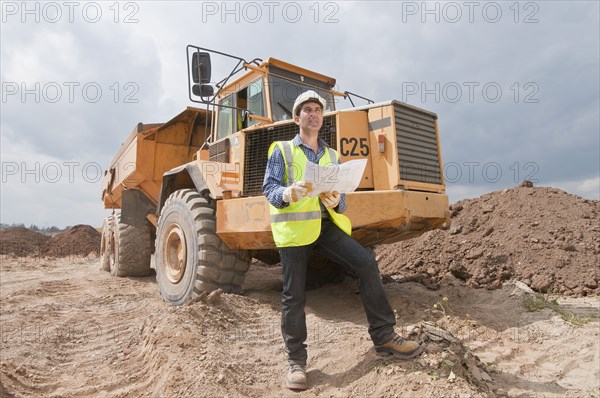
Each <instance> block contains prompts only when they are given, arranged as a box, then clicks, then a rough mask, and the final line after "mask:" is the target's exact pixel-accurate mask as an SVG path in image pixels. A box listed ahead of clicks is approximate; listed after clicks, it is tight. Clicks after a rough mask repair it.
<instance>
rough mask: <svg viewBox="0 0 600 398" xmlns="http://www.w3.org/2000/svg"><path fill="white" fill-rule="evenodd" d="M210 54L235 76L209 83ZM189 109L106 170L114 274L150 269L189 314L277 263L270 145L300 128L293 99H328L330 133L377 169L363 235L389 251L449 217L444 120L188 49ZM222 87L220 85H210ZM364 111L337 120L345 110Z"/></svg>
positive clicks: (367, 176)
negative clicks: (209, 296) (265, 187)
mask: <svg viewBox="0 0 600 398" xmlns="http://www.w3.org/2000/svg"><path fill="white" fill-rule="evenodd" d="M211 54H212V56H213V57H214V56H219V57H224V58H225V59H232V60H233V64H235V66H234V67H233V69H232V70H231V72H230V73H229V74H228V75H226V77H225V78H224V79H222V80H220V81H218V82H216V83H215V82H214V81H212V80H211ZM187 58H188V82H189V97H190V100H191V101H192V102H195V103H197V104H199V105H198V107H188V108H187V109H185V110H184V111H183V112H181V113H180V114H179V115H177V116H175V117H174V118H173V119H171V120H169V121H168V122H166V123H161V124H142V123H139V124H138V125H137V126H136V127H135V128H134V130H133V132H132V133H131V134H130V135H129V137H128V138H127V140H126V141H125V142H124V143H123V145H122V146H121V148H120V149H119V151H118V152H117V154H116V155H115V157H114V159H113V160H112V162H111V163H110V165H109V167H108V169H107V170H106V172H105V176H104V181H103V189H102V200H103V202H104V206H105V208H107V209H120V211H118V210H115V211H113V213H112V215H111V216H109V217H107V218H106V219H105V221H104V229H103V234H102V243H101V245H102V247H101V253H102V267H103V269H104V270H106V271H110V272H111V273H112V274H113V275H115V276H143V275H148V274H149V273H150V272H151V255H152V253H154V260H155V261H154V262H155V269H156V276H157V282H158V286H159V289H160V292H161V295H162V297H163V298H164V300H165V301H167V302H168V303H171V304H175V305H180V304H185V303H187V302H189V301H190V300H193V299H194V298H195V297H196V296H197V295H199V294H200V293H202V292H209V291H212V290H214V289H217V288H221V289H223V290H225V291H228V292H232V291H233V292H235V291H237V290H238V289H239V288H240V286H241V285H242V283H243V281H244V274H245V272H246V271H247V270H248V267H249V264H250V261H251V259H252V258H257V259H260V260H263V261H266V262H268V263H277V262H278V253H277V250H276V247H275V244H274V242H273V237H272V235H271V227H270V223H269V204H268V202H267V200H266V198H265V197H264V196H263V195H262V182H263V177H264V173H265V167H266V163H267V150H268V148H269V146H270V144H271V143H272V142H274V141H279V140H290V139H292V138H293V137H294V136H295V135H296V134H297V132H298V127H297V126H296V124H295V123H294V122H293V120H292V115H291V109H292V105H293V102H294V100H295V98H296V97H297V96H298V95H299V94H300V93H302V92H304V91H306V90H315V91H317V92H319V94H320V95H321V96H322V97H323V98H325V99H326V101H327V109H326V110H325V113H324V122H323V127H322V128H321V130H320V133H319V134H320V136H321V137H322V138H323V139H324V140H325V141H326V142H327V144H328V145H329V146H331V147H332V148H334V149H337V150H338V152H339V153H340V155H341V160H342V162H344V161H348V160H352V159H367V166H366V169H365V171H364V174H363V176H362V180H361V182H360V185H359V187H358V189H357V190H356V191H355V192H352V193H349V194H347V196H346V201H347V204H348V211H347V212H346V213H345V214H346V215H347V216H348V217H349V218H350V220H351V221H352V227H353V230H352V235H353V237H354V238H355V239H357V240H358V241H359V242H361V243H362V244H363V245H365V246H373V245H376V244H380V243H391V242H396V241H399V240H403V239H407V238H411V237H414V236H417V235H420V234H422V233H423V232H425V231H428V230H431V229H434V228H439V227H441V226H442V225H444V223H446V222H448V221H449V211H448V197H447V195H446V194H445V183H444V175H443V167H442V157H441V152H440V144H439V132H438V122H437V115H436V114H435V113H432V112H429V111H426V110H423V109H420V108H417V107H414V106H411V105H408V104H406V103H402V102H399V101H396V100H390V101H385V102H379V103H374V102H373V101H370V100H367V99H366V98H364V97H360V96H357V95H356V94H352V93H350V92H347V91H345V92H339V91H336V90H335V89H334V87H335V83H336V81H335V79H333V78H331V77H328V76H325V75H322V74H319V73H316V72H313V71H310V70H308V69H303V68H301V67H298V66H295V65H292V64H289V63H286V62H283V61H280V60H277V59H274V58H269V59H268V60H266V61H262V60H260V59H254V60H252V61H246V60H245V59H243V58H240V57H236V56H233V55H230V54H224V53H222V52H217V51H213V50H208V49H205V48H201V47H197V46H191V45H190V46H188V47H187ZM211 82H212V83H211ZM357 98H361V100H366V101H365V102H367V104H366V105H362V106H358V107H353V108H350V109H343V110H336V105H338V104H339V102H340V101H341V100H347V101H348V100H349V101H350V103H351V105H352V106H354V102H353V99H354V100H356V99H357Z"/></svg>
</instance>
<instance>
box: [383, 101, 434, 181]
mask: <svg viewBox="0 0 600 398" xmlns="http://www.w3.org/2000/svg"><path fill="white" fill-rule="evenodd" d="M394 109H395V110H394V112H395V118H396V145H397V146H398V163H399V165H400V179H401V180H409V181H418V182H424V183H432V184H441V183H442V174H441V171H440V158H439V154H438V143H437V134H436V131H435V120H436V117H435V115H432V114H429V113H425V112H422V111H419V110H418V109H415V108H412V107H409V106H406V105H405V104H402V103H399V102H396V103H395V104H394Z"/></svg>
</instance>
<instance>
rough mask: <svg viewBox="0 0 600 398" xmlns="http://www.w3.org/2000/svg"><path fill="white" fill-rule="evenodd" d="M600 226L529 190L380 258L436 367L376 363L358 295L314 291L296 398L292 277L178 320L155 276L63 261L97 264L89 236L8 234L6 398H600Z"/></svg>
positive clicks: (2, 269)
mask: <svg viewBox="0 0 600 398" xmlns="http://www.w3.org/2000/svg"><path fill="white" fill-rule="evenodd" d="M598 210H599V202H598V201H589V200H583V199H581V198H579V197H576V196H573V195H569V194H567V193H565V192H563V191H560V190H557V189H553V188H537V187H536V188H531V187H517V188H514V189H508V190H505V191H502V192H494V193H490V194H486V195H483V196H482V197H481V198H478V199H471V200H463V201H461V202H458V203H456V204H454V205H452V213H453V217H452V224H451V225H450V226H449V227H448V228H447V229H445V230H438V231H432V232H428V233H426V234H424V235H423V236H421V237H419V238H416V239H412V240H410V241H406V242H403V243H397V244H392V245H385V246H380V247H377V248H376V250H375V251H376V254H377V256H378V257H379V261H380V268H381V271H382V274H383V276H384V279H385V280H386V282H387V283H386V284H385V290H386V294H387V295H388V297H389V300H390V304H391V305H392V308H393V309H394V311H395V312H396V314H397V318H398V325H397V328H396V330H397V332H398V333H400V334H402V335H404V336H407V337H410V338H413V339H417V340H420V341H422V342H424V343H425V344H427V349H426V351H425V353H424V354H423V355H421V356H420V357H418V358H416V359H414V360H409V361H400V360H395V359H389V358H381V357H378V356H376V355H375V353H374V350H373V345H372V343H371V342H370V340H369V337H368V333H367V327H368V325H367V321H366V317H365V314H364V310H363V308H362V304H361V300H360V296H359V295H358V294H357V285H356V281H354V280H351V279H346V280H344V282H342V283H337V284H328V285H325V286H322V287H319V288H315V289H311V290H310V291H308V293H307V304H306V314H307V324H308V333H309V335H308V339H307V343H308V351H309V360H308V387H309V389H308V391H306V392H302V393H294V392H291V391H289V390H287V389H286V388H285V387H284V386H283V385H282V381H283V376H284V374H285V371H286V367H287V362H286V357H285V352H284V350H283V342H282V339H281V334H280V305H281V304H280V302H281V285H282V280H281V270H280V267H277V266H274V267H273V266H266V265H264V264H262V263H260V262H258V261H254V262H253V263H252V266H251V267H250V270H249V271H248V274H247V276H246V281H245V282H244V284H243V286H242V291H241V293H240V294H239V295H238V294H226V293H223V292H221V291H220V290H217V291H215V292H212V293H210V294H208V295H206V296H204V295H203V296H201V297H200V299H199V300H198V301H196V302H194V303H191V304H189V305H186V306H182V307H172V306H169V305H167V304H166V303H165V302H164V301H163V300H162V299H161V297H160V295H159V292H158V290H159V289H158V287H157V285H156V278H155V277H154V276H149V277H144V278H115V277H113V276H111V275H110V274H109V273H108V272H104V271H102V270H101V269H100V268H101V266H100V260H99V259H98V258H97V257H96V254H95V253H97V249H95V250H91V251H88V250H87V249H82V250H81V253H82V255H81V256H79V255H72V254H73V253H74V252H75V250H67V253H66V254H65V252H64V250H63V249H62V248H65V247H67V248H71V249H72V248H73V247H77V248H79V247H80V246H81V247H82V248H83V246H84V245H79V243H82V242H84V241H86V242H88V241H89V242H88V243H89V244H90V247H91V245H92V241H94V240H96V247H98V246H99V235H96V234H94V233H93V232H92V230H93V228H92V227H89V226H76V227H73V228H71V229H70V230H69V231H65V232H63V233H61V234H60V235H57V236H55V237H54V238H52V240H51V239H50V238H48V237H45V236H43V235H41V236H40V234H37V233H32V231H27V230H26V229H12V230H11V229H9V230H5V231H1V232H0V249H1V254H2V255H1V256H0V396H1V397H13V396H15V397H40V396H44V397H76V396H98V397H125V396H140V397H216V396H222V397H265V396H266V397H281V396H289V397H298V396H304V397H314V396H323V397H344V398H345V397H453V398H454V397H456V398H458V397H461V398H463V397H464V398H466V397H469V398H478V397H532V396H544V397H555V398H558V397H598V396H600V297H599V296H598V286H597V284H598V259H599V253H600V230H599V214H598ZM44 253H46V254H44ZM51 253H54V254H51ZM90 253H91V254H90ZM56 255H58V256H59V257H55V256H56ZM61 256H62V257H61ZM523 282H525V283H523ZM526 284H529V285H530V286H531V287H533V288H534V289H535V290H537V291H539V292H546V293H544V294H539V293H535V292H534V291H532V290H531V289H530V288H529V287H528V286H527V285H526ZM581 296H586V297H581Z"/></svg>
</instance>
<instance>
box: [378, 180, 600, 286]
mask: <svg viewBox="0 0 600 398" xmlns="http://www.w3.org/2000/svg"><path fill="white" fill-rule="evenodd" d="M450 210H451V211H452V225H451V227H450V228H448V229H447V230H435V231H430V232H427V233H425V234H424V235H422V236H420V237H418V238H415V239H412V240H409V241H404V242H399V243H394V244H390V245H381V246H379V247H378V248H377V249H376V253H377V255H378V258H379V266H380V269H381V272H382V274H383V275H384V277H385V278H387V279H389V278H391V279H393V280H396V281H416V282H421V283H423V284H424V285H426V286H428V287H430V288H434V289H435V288H437V284H438V282H439V280H440V279H441V278H442V277H443V276H444V275H446V274H447V273H448V272H451V273H452V275H454V276H455V277H456V278H459V279H461V280H463V281H465V282H466V283H467V285H469V286H473V287H485V288H491V289H494V288H498V287H500V286H501V285H502V283H503V282H505V281H507V280H520V281H522V282H524V283H525V284H527V285H528V286H530V287H531V288H532V289H533V290H535V291H537V292H541V293H546V292H550V291H551V292H554V293H560V294H562V295H568V296H586V295H598V294H600V288H599V282H600V272H599V270H598V259H599V255H600V224H599V222H598V220H599V213H600V202H599V201H595V200H586V199H583V198H581V197H579V196H575V195H571V194H568V193H566V192H564V191H561V190H560V189H555V188H543V187H532V186H527V185H522V186H519V187H516V188H512V189H505V190H503V191H498V192H492V193H488V194H485V195H483V196H481V197H480V198H477V199H467V200H462V201H459V202H457V203H456V204H454V205H452V206H451V208H450Z"/></svg>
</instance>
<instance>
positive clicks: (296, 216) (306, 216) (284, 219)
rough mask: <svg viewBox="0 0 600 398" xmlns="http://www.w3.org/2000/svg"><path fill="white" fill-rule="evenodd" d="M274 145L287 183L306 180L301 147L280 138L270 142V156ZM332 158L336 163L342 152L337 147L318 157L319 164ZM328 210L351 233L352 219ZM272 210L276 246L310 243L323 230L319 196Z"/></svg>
mask: <svg viewBox="0 0 600 398" xmlns="http://www.w3.org/2000/svg"><path fill="white" fill-rule="evenodd" d="M275 146H278V147H279V150H280V151H281V154H282V155H283V159H284V162H285V164H286V167H285V175H284V184H285V185H286V186H290V185H292V184H293V183H294V181H301V180H303V179H304V169H305V168H306V162H308V159H307V158H306V155H305V154H304V152H303V151H302V148H300V147H299V146H296V145H294V143H293V141H277V142H274V143H272V144H271V147H270V148H269V157H271V154H272V153H273V149H275ZM332 159H335V163H337V161H338V159H339V154H338V153H337V152H336V151H335V150H333V149H331V148H327V151H325V153H324V154H323V156H321V159H320V160H319V165H320V166H327V165H329V164H331V163H332ZM290 171H291V172H290ZM327 211H328V212H329V216H330V217H331V219H332V220H333V222H334V223H335V224H336V225H337V226H338V227H340V229H341V230H342V231H344V232H345V233H347V234H348V235H350V234H351V232H352V224H351V222H350V219H349V218H348V217H346V216H345V215H343V214H339V213H336V212H335V211H334V210H331V209H327ZM270 213H271V230H272V231H273V240H274V241H275V245H277V247H291V246H305V245H309V244H311V243H313V242H314V241H316V240H317V238H318V237H319V234H320V233H321V206H320V204H319V196H318V195H317V196H315V197H313V198H309V197H305V198H304V199H302V200H300V201H298V202H294V203H290V204H289V206H287V207H284V208H283V209H278V208H276V207H275V206H273V205H270Z"/></svg>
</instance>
